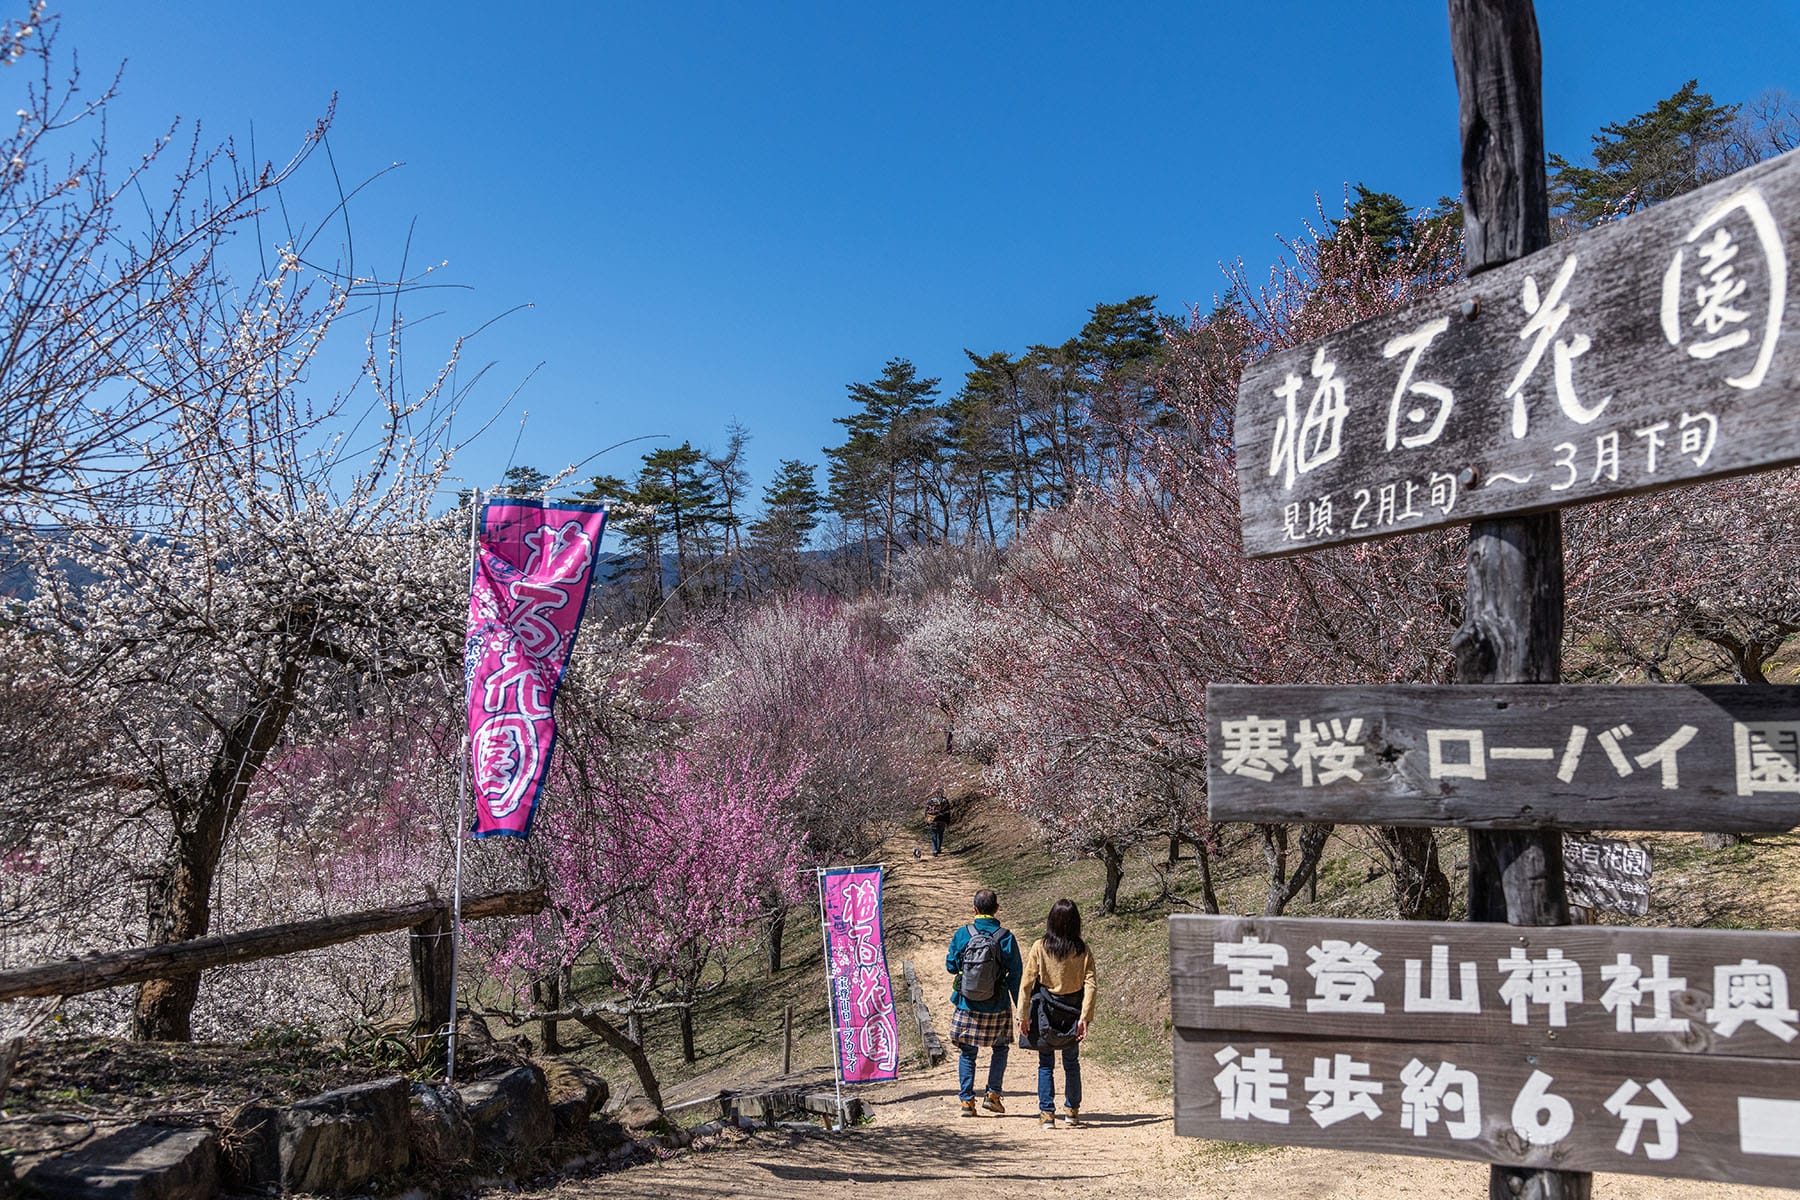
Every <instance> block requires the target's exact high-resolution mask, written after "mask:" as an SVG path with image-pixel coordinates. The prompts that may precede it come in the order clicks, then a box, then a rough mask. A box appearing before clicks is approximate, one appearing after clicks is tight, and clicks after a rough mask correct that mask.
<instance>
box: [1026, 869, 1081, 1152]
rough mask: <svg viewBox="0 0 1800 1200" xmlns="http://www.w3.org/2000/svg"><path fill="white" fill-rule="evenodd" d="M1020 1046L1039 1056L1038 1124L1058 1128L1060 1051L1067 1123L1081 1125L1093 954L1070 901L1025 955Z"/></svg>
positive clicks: (1055, 908) (1056, 910) (1059, 905)
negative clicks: (1083, 1056)
mask: <svg viewBox="0 0 1800 1200" xmlns="http://www.w3.org/2000/svg"><path fill="white" fill-rule="evenodd" d="M1020 990H1021V991H1022V992H1023V993H1024V996H1025V1007H1024V1008H1023V1009H1022V1010H1021V1011H1020V1014H1019V1043H1020V1045H1025V1046H1035V1047H1036V1048H1037V1052H1038V1125H1039V1127H1040V1128H1043V1129H1055V1128H1056V1052H1057V1051H1058V1050H1061V1051H1062V1061H1063V1100H1064V1102H1065V1103H1066V1104H1067V1105H1068V1119H1069V1124H1071V1125H1079V1124H1080V1123H1081V1039H1082V1038H1085V1037H1086V1036H1087V1031H1088V1025H1089V1023H1091V1022H1092V1021H1093V1019H1094V953H1093V951H1091V950H1089V949H1088V945H1087V943H1086V942H1084V941H1082V940H1081V910H1080V909H1078V908H1076V907H1075V902H1074V901H1073V900H1058V901H1057V902H1056V903H1055V904H1053V905H1051V906H1050V916H1049V917H1048V919H1046V920H1045V922H1044V936H1043V937H1041V938H1039V939H1038V940H1037V941H1035V942H1033V943H1032V944H1031V949H1030V951H1028V952H1027V953H1026V955H1025V977H1024V979H1023V980H1022V981H1021V983H1020Z"/></svg>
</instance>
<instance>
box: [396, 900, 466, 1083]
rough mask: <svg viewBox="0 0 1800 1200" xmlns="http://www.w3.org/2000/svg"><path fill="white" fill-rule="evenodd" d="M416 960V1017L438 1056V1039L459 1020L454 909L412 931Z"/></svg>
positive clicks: (437, 914)
mask: <svg viewBox="0 0 1800 1200" xmlns="http://www.w3.org/2000/svg"><path fill="white" fill-rule="evenodd" d="M408 951H409V955H410V957H411V960H412V1001H413V1017H414V1020H415V1021H416V1023H417V1025H418V1032H419V1033H420V1034H421V1035H422V1036H424V1035H428V1036H430V1037H431V1038H432V1041H431V1043H430V1049H431V1053H432V1054H433V1055H435V1054H436V1053H437V1052H438V1043H437V1041H436V1039H437V1038H438V1036H440V1035H441V1034H442V1033H443V1032H444V1031H445V1030H446V1029H448V1028H449V1025H450V1022H451V1021H453V1020H455V1017H456V1014H455V1011H454V1006H455V1001H456V980H455V979H454V978H453V977H452V976H451V973H450V908H449V906H448V905H443V906H440V907H439V908H438V909H437V910H436V911H434V912H433V913H432V914H431V915H430V916H429V917H427V918H425V919H424V920H423V921H420V922H419V923H418V924H417V925H414V926H413V927H412V937H411V938H409V939H408Z"/></svg>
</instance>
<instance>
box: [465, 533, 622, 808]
mask: <svg viewBox="0 0 1800 1200" xmlns="http://www.w3.org/2000/svg"><path fill="white" fill-rule="evenodd" d="M605 528H606V510H605V509H604V508H601V507H599V506H598V505H590V504H559V505H555V506H550V505H546V504H544V503H542V502H540V501H534V500H490V501H489V502H488V504H487V506H486V508H485V509H483V510H482V514H481V534H480V537H479V538H478V539H477V542H476V551H475V574H474V579H473V581H472V585H471V587H470V590H469V637H468V641H467V643H466V644H465V646H464V651H463V670H464V672H465V675H466V682H467V685H468V700H469V767H470V778H471V779H472V781H473V789H472V790H473V791H474V793H475V836H476V837H490V836H492V835H494V834H504V835H506V836H508V837H521V838H522V837H528V836H530V834H531V818H532V815H533V814H534V813H535V812H536V810H537V798H538V791H539V789H540V788H541V787H542V786H543V783H544V776H545V775H546V774H547V773H548V772H549V770H550V755H551V752H552V751H553V750H555V748H556V716H555V707H556V689H557V686H558V685H559V684H561V682H562V674H563V668H564V667H566V666H567V665H568V662H569V651H570V649H571V648H572V647H573V646H574V645H575V632H576V630H577V629H578V628H579V627H580V625H581V611H582V609H583V607H585V606H586V604H587V595H588V587H589V585H590V584H592V582H593V579H594V556H595V553H596V552H597V551H598V550H599V548H600V534H601V532H602V531H603V530H604V529H605Z"/></svg>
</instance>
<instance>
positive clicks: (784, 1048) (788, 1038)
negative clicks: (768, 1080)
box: [781, 1004, 794, 1075]
mask: <svg viewBox="0 0 1800 1200" xmlns="http://www.w3.org/2000/svg"><path fill="white" fill-rule="evenodd" d="M793 1069H794V1006H793V1005H791V1004H789V1005H787V1006H786V1007H785V1008H783V1009H782V1011H781V1073H782V1074H783V1075H786V1074H788V1073H790V1072H791V1071H793Z"/></svg>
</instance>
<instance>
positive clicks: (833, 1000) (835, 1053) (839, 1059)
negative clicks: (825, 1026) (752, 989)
mask: <svg viewBox="0 0 1800 1200" xmlns="http://www.w3.org/2000/svg"><path fill="white" fill-rule="evenodd" d="M813 870H814V873H815V874H816V875H817V876H818V885H819V944H820V946H821V947H822V948H823V950H824V954H825V959H824V962H825V1016H826V1019H827V1020H829V1021H830V1022H831V1080H832V1083H834V1084H835V1085H836V1086H837V1127H838V1128H839V1129H842V1128H843V1127H844V1064H843V1056H842V1047H840V1046H839V1045H838V1027H837V996H836V994H835V993H834V992H833V991H832V990H831V928H830V925H829V924H828V922H829V921H830V918H829V917H828V916H826V914H825V868H823V867H815V868H814V869H813Z"/></svg>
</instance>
